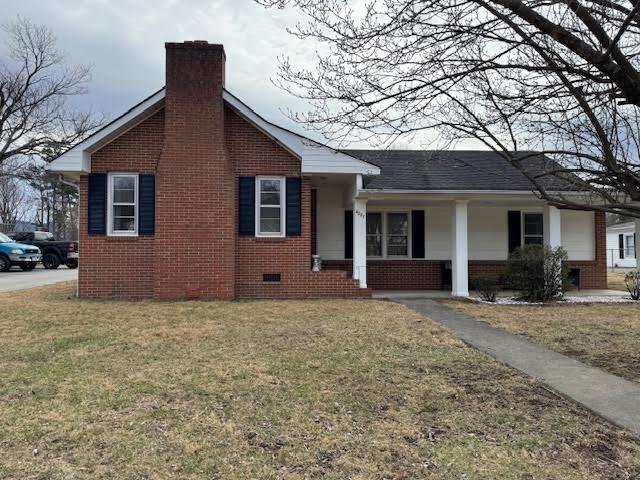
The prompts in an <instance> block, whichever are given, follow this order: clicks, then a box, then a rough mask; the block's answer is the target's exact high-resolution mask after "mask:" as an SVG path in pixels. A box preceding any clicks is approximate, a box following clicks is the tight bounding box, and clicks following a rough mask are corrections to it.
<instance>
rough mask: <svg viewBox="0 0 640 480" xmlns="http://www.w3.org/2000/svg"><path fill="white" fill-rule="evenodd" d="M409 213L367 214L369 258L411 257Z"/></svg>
mask: <svg viewBox="0 0 640 480" xmlns="http://www.w3.org/2000/svg"><path fill="white" fill-rule="evenodd" d="M410 222H411V219H410V215H409V212H386V211H382V212H367V234H366V236H367V258H399V257H405V258H406V257H409V255H410V253H411V252H410V246H409V245H410V244H409V236H410V235H411V233H410V228H411V225H410Z"/></svg>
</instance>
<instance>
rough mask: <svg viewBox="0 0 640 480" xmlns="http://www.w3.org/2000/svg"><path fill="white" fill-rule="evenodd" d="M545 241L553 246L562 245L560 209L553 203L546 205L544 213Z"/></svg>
mask: <svg viewBox="0 0 640 480" xmlns="http://www.w3.org/2000/svg"><path fill="white" fill-rule="evenodd" d="M542 217H543V224H544V227H543V230H544V243H545V244H547V245H549V246H550V247H551V248H556V247H561V246H562V237H561V234H560V232H561V223H560V210H558V209H557V208H556V207H554V206H552V205H545V206H544V211H543V214H542Z"/></svg>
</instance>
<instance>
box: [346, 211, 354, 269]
mask: <svg viewBox="0 0 640 480" xmlns="http://www.w3.org/2000/svg"><path fill="white" fill-rule="evenodd" d="M344 258H353V210H345V211H344Z"/></svg>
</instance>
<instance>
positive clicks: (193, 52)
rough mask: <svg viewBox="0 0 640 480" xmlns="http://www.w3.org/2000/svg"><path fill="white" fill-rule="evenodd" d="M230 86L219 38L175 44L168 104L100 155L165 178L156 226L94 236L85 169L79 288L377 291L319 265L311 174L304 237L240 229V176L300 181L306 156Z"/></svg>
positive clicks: (119, 292) (170, 49)
mask: <svg viewBox="0 0 640 480" xmlns="http://www.w3.org/2000/svg"><path fill="white" fill-rule="evenodd" d="M185 72H186V73H187V74H185ZM202 79H207V81H205V82H203V81H202ZM223 85H224V52H223V51H222V48H221V47H220V46H216V45H207V44H198V43H195V44H168V45H167V87H166V88H167V91H166V98H165V107H164V108H163V109H162V110H160V111H158V112H156V113H155V114H153V115H152V116H150V117H149V118H147V119H145V120H144V121H142V122H141V123H139V124H138V125H137V126H135V127H134V128H132V129H130V130H128V131H127V132H125V133H124V134H122V135H121V136H120V137H118V138H116V139H115V140H113V141H112V142H110V143H108V144H107V145H105V146H103V147H102V148H100V149H99V150H98V151H97V152H94V153H93V154H92V159H91V160H92V172H94V173H110V172H132V173H152V174H155V175H156V231H155V235H153V236H146V237H143V236H139V237H110V236H107V235H91V236H89V235H88V234H87V213H88V212H87V199H88V195H87V185H88V177H87V176H86V175H83V176H81V179H80V266H79V295H80V296H82V297H89V298H151V297H153V298H159V299H176V298H221V299H232V298H242V299H244V298H317V297H367V296H370V294H371V291H370V290H368V289H361V288H359V287H358V284H357V282H356V281H354V280H353V279H351V278H350V277H348V276H347V274H346V273H345V272H340V271H333V272H329V271H327V272H317V273H314V272H311V267H310V266H311V222H310V212H311V185H310V181H309V179H308V178H304V179H303V181H302V234H301V235H300V236H297V237H287V238H279V239H262V238H255V237H248V236H247V237H244V236H239V235H238V234H237V231H238V208H237V205H238V198H237V183H238V180H237V178H238V177H239V176H247V175H248V176H255V175H277V176H296V177H300V176H301V171H300V160H299V159H297V158H295V157H294V156H292V155H291V154H290V153H289V152H288V151H286V150H285V149H284V148H282V147H281V146H280V145H278V144H277V143H276V142H274V141H273V140H272V139H271V138H269V137H268V136H266V135H264V134H263V133H262V132H260V131H259V130H257V129H256V128H255V127H254V126H253V125H250V124H249V123H247V122H246V121H245V120H244V119H242V118H240V117H239V116H238V115H237V114H236V113H235V112H233V111H232V110H231V109H230V108H229V107H225V106H224V102H223V100H222V87H223ZM265 273H279V274H280V275H281V279H280V282H276V283H267V282H264V281H263V275H264V274H265Z"/></svg>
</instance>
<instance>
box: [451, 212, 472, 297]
mask: <svg viewBox="0 0 640 480" xmlns="http://www.w3.org/2000/svg"><path fill="white" fill-rule="evenodd" d="M468 203H469V202H468V201H467V200H456V201H455V202H454V204H453V219H452V222H451V225H452V229H451V239H452V245H451V248H452V252H451V253H452V255H451V286H452V289H451V294H452V295H453V296H454V297H468V296H469V244H468V233H467V215H468Z"/></svg>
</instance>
